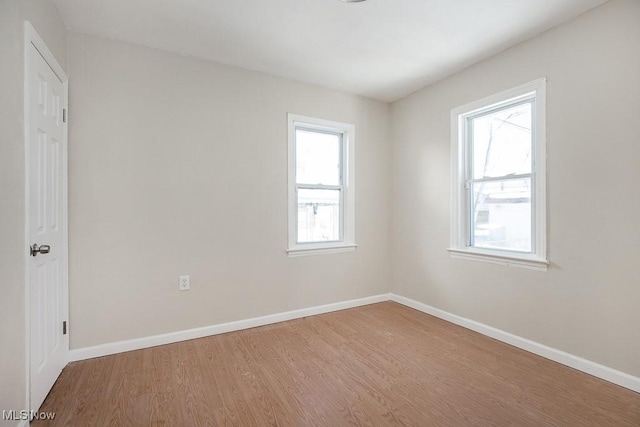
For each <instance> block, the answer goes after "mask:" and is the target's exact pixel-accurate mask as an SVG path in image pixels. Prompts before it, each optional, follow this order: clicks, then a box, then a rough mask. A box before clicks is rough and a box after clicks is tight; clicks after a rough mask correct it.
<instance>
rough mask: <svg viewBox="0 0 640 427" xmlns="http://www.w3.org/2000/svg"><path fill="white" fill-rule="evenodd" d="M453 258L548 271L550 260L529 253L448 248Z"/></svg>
mask: <svg viewBox="0 0 640 427" xmlns="http://www.w3.org/2000/svg"><path fill="white" fill-rule="evenodd" d="M447 250H448V251H449V253H450V255H451V258H459V259H468V260H471V261H480V262H488V263H491V264H498V265H503V266H505V267H520V268H528V269H531V270H538V271H547V268H548V267H549V261H547V260H546V259H541V258H538V257H535V256H533V255H528V254H521V255H519V254H508V255H507V254H503V253H493V252H490V251H486V252H485V251H482V250H473V249H459V248H448V249H447Z"/></svg>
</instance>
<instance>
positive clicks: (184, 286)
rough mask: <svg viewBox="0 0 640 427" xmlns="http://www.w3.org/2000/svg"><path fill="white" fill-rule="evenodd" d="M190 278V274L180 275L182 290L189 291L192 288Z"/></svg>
mask: <svg viewBox="0 0 640 427" xmlns="http://www.w3.org/2000/svg"><path fill="white" fill-rule="evenodd" d="M189 282H190V278H189V276H180V290H181V291H188V290H189V289H191V288H190V283H189Z"/></svg>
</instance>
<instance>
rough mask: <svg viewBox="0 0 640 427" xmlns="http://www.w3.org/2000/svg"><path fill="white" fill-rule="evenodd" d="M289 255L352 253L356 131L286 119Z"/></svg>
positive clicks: (316, 121) (297, 118)
mask: <svg viewBox="0 0 640 427" xmlns="http://www.w3.org/2000/svg"><path fill="white" fill-rule="evenodd" d="M288 122H289V249H288V252H289V255H290V256H296V255H309V254H317V253H323V252H343V251H348V250H353V249H355V247H356V245H355V223H354V222H355V212H354V209H355V203H354V201H355V199H354V169H353V166H354V158H353V153H354V144H355V128H354V126H353V125H350V124H346V123H338V122H332V121H328V120H321V119H315V118H312V117H304V116H299V115H295V114H288Z"/></svg>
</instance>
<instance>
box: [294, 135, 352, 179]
mask: <svg viewBox="0 0 640 427" xmlns="http://www.w3.org/2000/svg"><path fill="white" fill-rule="evenodd" d="M341 142H342V136H341V135H336V134H331V133H324V132H316V131H309V130H303V129H296V182H297V183H298V184H324V185H340V150H341V145H342V144H341Z"/></svg>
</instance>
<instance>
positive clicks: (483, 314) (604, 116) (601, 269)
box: [391, 0, 640, 376]
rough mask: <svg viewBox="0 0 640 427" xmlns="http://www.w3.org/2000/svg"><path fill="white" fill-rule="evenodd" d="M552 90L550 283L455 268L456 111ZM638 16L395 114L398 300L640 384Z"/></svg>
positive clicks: (619, 5) (528, 50) (607, 19)
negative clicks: (522, 90)
mask: <svg viewBox="0 0 640 427" xmlns="http://www.w3.org/2000/svg"><path fill="white" fill-rule="evenodd" d="M543 76H546V77H548V86H547V154H548V163H547V166H548V174H547V176H548V223H549V228H548V245H549V257H550V260H551V266H550V268H549V271H547V272H537V271H531V270H524V269H518V268H508V267H502V266H497V265H492V264H485V263H479V262H473V261H468V260H459V259H451V258H450V257H449V254H448V253H447V251H446V248H447V246H448V245H449V200H450V197H449V179H450V170H449V159H450V157H449V153H450V111H451V109H452V108H455V107H457V106H460V105H463V104H465V103H468V102H470V101H473V100H476V99H480V98H482V97H484V96H487V95H491V94H493V93H497V92H499V91H502V90H505V89H509V88H511V87H514V86H516V85H518V84H521V83H526V82H528V81H531V80H534V79H536V78H539V77H543ZM639 112H640V2H638V1H635V0H614V1H611V2H609V3H606V4H605V5H603V6H601V7H599V8H596V9H594V10H592V11H590V12H587V13H586V14H584V15H582V16H580V17H579V18H577V19H575V20H573V21H571V22H569V23H567V24H564V25H561V26H559V27H556V28H555V29H553V30H551V31H548V32H546V33H544V34H542V35H540V36H538V37H535V38H534V39H531V40H529V41H527V42H525V43H523V44H520V45H518V46H515V47H514V48H511V49H509V50H507V51H505V52H503V53H501V54H499V55H497V56H495V57H493V58H491V59H488V60H486V61H483V62H481V63H479V64H477V65H475V66H473V67H471V68H468V69H467V70H465V71H463V72H461V73H459V74H456V75H454V76H452V77H450V78H447V79H445V80H444V81H441V82H439V83H437V84H435V85H433V86H430V87H428V88H426V89H423V90H421V91H419V92H417V93H415V94H413V95H411V96H409V97H407V98H405V99H404V100H401V101H399V102H397V103H395V104H393V106H392V139H393V143H394V149H393V167H392V171H393V186H392V195H393V196H392V206H393V212H392V220H391V223H392V264H393V268H392V274H393V284H394V292H396V293H398V294H400V295H403V296H406V297H409V298H413V299H416V300H418V301H421V302H424V303H426V304H429V305H432V306H435V307H437V308H440V309H443V310H446V311H449V312H451V313H454V314H457V315H460V316H463V317H467V318H470V319H473V320H476V321H479V322H481V323H485V324H487V325H490V326H493V327H496V328H499V329H502V330H505V331H508V332H511V333H514V334H516V335H520V336H522V337H525V338H528V339H531V340H534V341H537V342H540V343H542V344H546V345H548V346H551V347H555V348H557V349H560V350H564V351H567V352H569V353H573V354H575V355H578V356H581V357H584V358H586V359H590V360H592V361H595V362H598V363H601V364H604V365H607V366H610V367H613V368H615V369H619V370H621V371H624V372H627V373H630V374H632V375H636V376H638V375H640V339H638V336H639V335H638V333H639V332H638V331H640V310H639V309H638V302H639V301H640V273H638V270H637V265H638V259H639V258H640V215H639V212H640V196H639V195H638V192H639V190H640V143H639V139H638V135H640V120H638V114H639Z"/></svg>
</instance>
